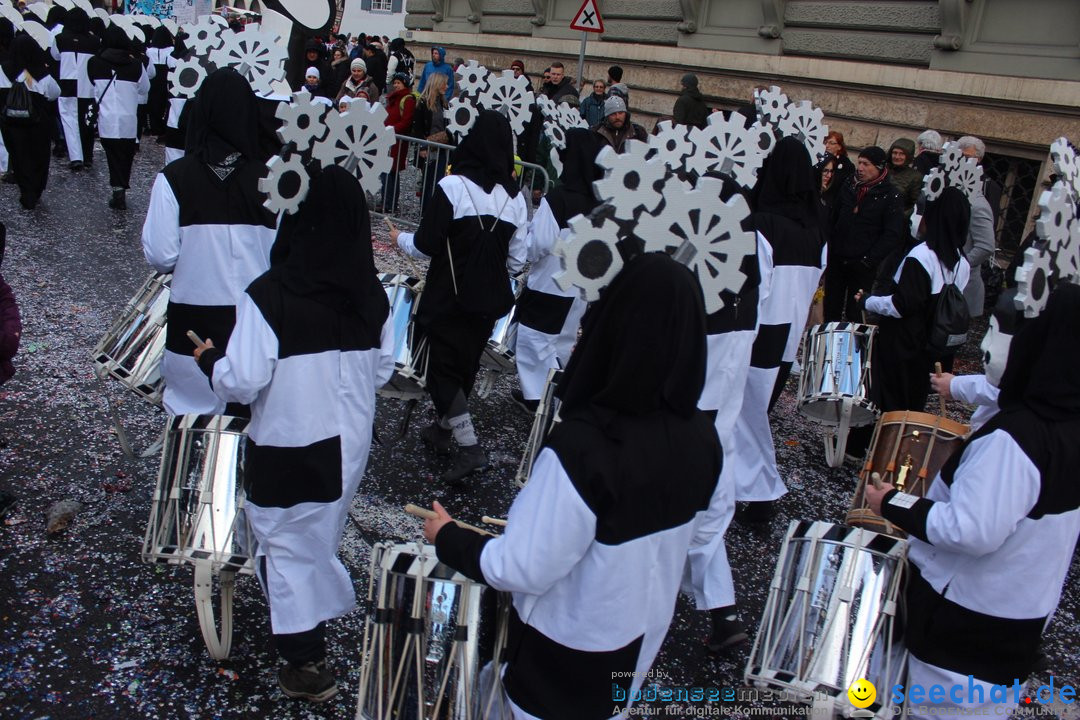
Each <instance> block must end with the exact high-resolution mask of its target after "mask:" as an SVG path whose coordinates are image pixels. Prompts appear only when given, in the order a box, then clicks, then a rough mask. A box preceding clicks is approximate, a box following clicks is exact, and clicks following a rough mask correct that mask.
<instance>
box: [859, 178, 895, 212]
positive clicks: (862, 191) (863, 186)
mask: <svg viewBox="0 0 1080 720" xmlns="http://www.w3.org/2000/svg"><path fill="white" fill-rule="evenodd" d="M888 177H889V169H888V168H885V169H883V170H882V171H881V174H880V175H878V176H877V177H876V178H875V179H873V180H871V181H870V182H865V183H860V182H856V183H855V212H859V205H861V204H862V201H863V198H864V197H866V193H868V192H870V188H872V187H874V186H875V185H880V184H881V183H882V182H884V181H885V179H886V178H888Z"/></svg>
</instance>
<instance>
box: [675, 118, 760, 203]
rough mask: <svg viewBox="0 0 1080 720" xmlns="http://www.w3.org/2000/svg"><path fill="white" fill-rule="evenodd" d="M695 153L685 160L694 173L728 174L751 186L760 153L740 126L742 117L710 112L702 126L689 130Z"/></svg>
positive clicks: (740, 182)
mask: <svg viewBox="0 0 1080 720" xmlns="http://www.w3.org/2000/svg"><path fill="white" fill-rule="evenodd" d="M690 140H691V141H692V142H693V143H694V148H695V152H694V154H692V155H691V156H690V157H689V159H688V160H687V161H686V164H687V166H688V167H689V169H691V170H693V171H694V172H696V173H697V174H698V175H705V174H706V173H710V172H719V173H723V174H724V175H727V176H728V177H731V178H732V179H734V180H735V182H737V183H739V184H740V185H742V186H743V187H747V188H749V187H752V186H753V184H754V182H755V180H756V179H757V171H758V169H759V168H760V167H761V163H762V161H763V159H764V156H763V155H762V154H761V152H760V151H759V149H758V140H757V138H756V137H755V135H754V134H752V133H751V132H750V131H749V130H747V129H746V128H745V127H744V126H743V116H742V115H740V114H739V113H732V114H731V117H730V118H725V117H724V114H723V113H712V114H711V115H710V116H709V123H708V125H706V126H705V128H694V129H692V130H691V131H690Z"/></svg>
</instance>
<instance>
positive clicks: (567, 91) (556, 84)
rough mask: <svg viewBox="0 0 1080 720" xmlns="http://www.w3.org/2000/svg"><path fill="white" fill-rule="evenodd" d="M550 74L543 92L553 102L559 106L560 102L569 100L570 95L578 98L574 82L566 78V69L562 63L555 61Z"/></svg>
mask: <svg viewBox="0 0 1080 720" xmlns="http://www.w3.org/2000/svg"><path fill="white" fill-rule="evenodd" d="M549 73H550V75H549V77H548V82H547V84H546V85H544V88H543V92H544V94H545V95H547V96H548V97H549V98H551V101H552V102H554V103H555V104H556V105H558V104H559V103H560V102H562V101H564V100H567V98H568V97H569V96H570V95H573V96H574V97H575V98H576V97H577V89H576V88H575V87H574V82H573V81H572V80H571V79H570V78H568V77H566V75H565V68H564V67H563V64H562V63H561V62H558V61H555V62H553V63H551V67H550V68H549Z"/></svg>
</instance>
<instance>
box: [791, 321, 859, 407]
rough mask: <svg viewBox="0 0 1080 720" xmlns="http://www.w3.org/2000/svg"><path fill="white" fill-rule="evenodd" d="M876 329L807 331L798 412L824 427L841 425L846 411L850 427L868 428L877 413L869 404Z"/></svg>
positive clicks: (832, 326) (839, 326)
mask: <svg viewBox="0 0 1080 720" xmlns="http://www.w3.org/2000/svg"><path fill="white" fill-rule="evenodd" d="M876 333H877V326H876V325H857V324H853V323H845V322H839V323H828V324H827V325H815V326H814V327H812V328H810V329H809V330H807V331H806V338H805V342H804V343H803V359H802V366H803V372H802V375H800V376H799V412H801V413H802V414H803V415H804V416H805V417H806V418H807V419H809V420H812V421H814V422H818V423H821V424H823V425H840V424H842V422H843V414H844V412H845V409H846V408H847V407H850V408H851V418H850V421H849V425H850V426H851V427H861V426H863V425H869V424H871V423H873V422H874V421H875V420H876V419H877V415H878V411H877V409H876V408H875V407H874V404H873V403H872V402H871V401H870V355H871V353H872V351H873V345H874V335H875V334H876Z"/></svg>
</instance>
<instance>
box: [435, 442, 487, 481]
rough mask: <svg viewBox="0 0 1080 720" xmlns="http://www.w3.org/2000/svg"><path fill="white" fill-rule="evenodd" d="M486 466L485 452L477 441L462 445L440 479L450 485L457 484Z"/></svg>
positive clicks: (485, 468)
mask: <svg viewBox="0 0 1080 720" xmlns="http://www.w3.org/2000/svg"><path fill="white" fill-rule="evenodd" d="M487 467H488V457H487V453H485V452H484V449H483V448H482V447H480V444H479V443H477V444H476V445H463V446H462V447H461V448H460V449H459V450H458V454H457V457H455V458H454V464H453V465H452V466H451V467H450V469H449V470H447V471H446V472H444V473H443V474H442V481H443V482H445V483H449V484H451V485H459V484H460V483H461V481H462V480H464V479H465V478H467V477H468V476H469V475H472V474H473V473H476V472H481V471H482V470H487Z"/></svg>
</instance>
